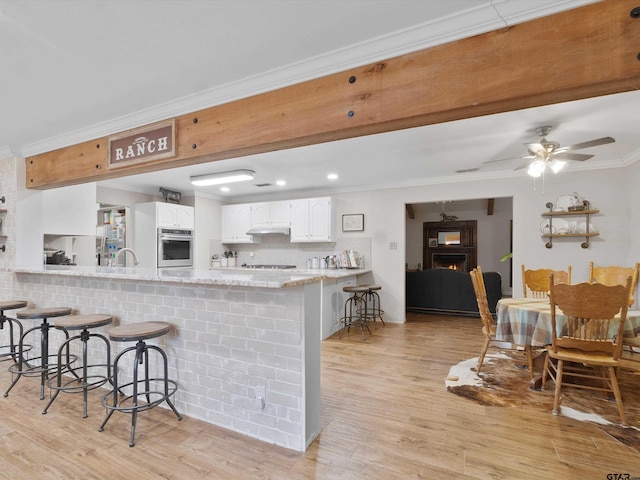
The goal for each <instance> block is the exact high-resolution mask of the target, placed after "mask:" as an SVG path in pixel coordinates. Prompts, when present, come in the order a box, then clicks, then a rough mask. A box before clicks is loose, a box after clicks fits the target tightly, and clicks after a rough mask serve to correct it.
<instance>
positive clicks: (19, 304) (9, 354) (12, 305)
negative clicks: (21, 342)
mask: <svg viewBox="0 0 640 480" xmlns="http://www.w3.org/2000/svg"><path fill="white" fill-rule="evenodd" d="M26 306H27V302H26V301H24V300H6V301H3V302H0V330H4V324H5V323H7V324H8V325H9V340H8V341H9V344H8V345H2V346H0V359H7V358H11V359H12V360H13V361H14V362H17V358H18V348H17V347H18V344H17V343H16V341H15V336H14V334H13V327H14V326H16V327H17V328H18V333H19V335H18V339H20V337H21V336H22V333H23V328H22V323H20V322H19V321H18V320H17V319H15V318H11V317H7V316H6V315H5V313H4V312H5V311H6V310H15V309H16V308H24V307H26ZM28 347H29V349H30V348H31V346H30V345H29V346H28ZM25 351H27V350H25Z"/></svg>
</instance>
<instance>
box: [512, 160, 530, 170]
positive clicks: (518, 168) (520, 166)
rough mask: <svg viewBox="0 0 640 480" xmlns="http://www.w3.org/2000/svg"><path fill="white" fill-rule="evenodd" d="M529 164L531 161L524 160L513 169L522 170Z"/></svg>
mask: <svg viewBox="0 0 640 480" xmlns="http://www.w3.org/2000/svg"><path fill="white" fill-rule="evenodd" d="M529 165H531V162H524V163H523V164H522V165H518V166H517V167H516V168H514V169H513V170H514V171H515V170H522V169H523V168H527V167H528V166H529Z"/></svg>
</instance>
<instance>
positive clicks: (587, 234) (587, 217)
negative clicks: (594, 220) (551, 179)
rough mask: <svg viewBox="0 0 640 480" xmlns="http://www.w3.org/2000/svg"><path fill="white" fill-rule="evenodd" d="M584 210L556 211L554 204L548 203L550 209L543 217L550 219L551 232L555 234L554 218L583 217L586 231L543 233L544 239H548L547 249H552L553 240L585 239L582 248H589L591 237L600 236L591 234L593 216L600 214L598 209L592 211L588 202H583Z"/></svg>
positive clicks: (594, 233) (596, 233) (595, 233)
mask: <svg viewBox="0 0 640 480" xmlns="http://www.w3.org/2000/svg"><path fill="white" fill-rule="evenodd" d="M582 206H583V208H582V209H581V210H573V211H554V210H553V203H551V202H548V203H547V204H546V207H547V208H548V209H549V211H548V212H544V213H542V216H543V217H546V218H548V219H549V232H553V218H554V217H569V218H571V217H583V218H584V223H585V231H584V232H580V233H575V232H571V233H543V234H542V238H546V239H548V242H547V243H545V245H544V246H545V247H547V248H552V247H553V239H554V238H584V239H585V241H584V242H582V243H581V244H580V246H581V247H582V248H589V239H590V238H591V237H597V236H598V235H600V233H598V232H591V231H590V229H591V215H594V214H596V213H600V210H598V209H592V208H591V205H590V203H589V201H588V200H583V201H582Z"/></svg>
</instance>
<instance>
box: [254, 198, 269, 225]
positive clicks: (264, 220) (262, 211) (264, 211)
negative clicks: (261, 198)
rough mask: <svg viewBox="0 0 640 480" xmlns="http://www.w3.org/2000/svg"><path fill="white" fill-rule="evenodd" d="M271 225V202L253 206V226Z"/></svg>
mask: <svg viewBox="0 0 640 480" xmlns="http://www.w3.org/2000/svg"><path fill="white" fill-rule="evenodd" d="M270 224H271V206H270V204H269V202H262V203H254V204H252V205H251V226H252V227H268V226H269V225H270Z"/></svg>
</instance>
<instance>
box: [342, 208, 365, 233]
mask: <svg viewBox="0 0 640 480" xmlns="http://www.w3.org/2000/svg"><path fill="white" fill-rule="evenodd" d="M363 230H364V213H351V214H348V215H342V231H343V232H362V231H363Z"/></svg>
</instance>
